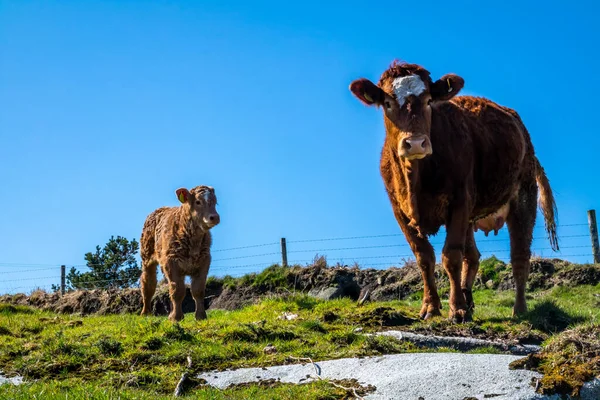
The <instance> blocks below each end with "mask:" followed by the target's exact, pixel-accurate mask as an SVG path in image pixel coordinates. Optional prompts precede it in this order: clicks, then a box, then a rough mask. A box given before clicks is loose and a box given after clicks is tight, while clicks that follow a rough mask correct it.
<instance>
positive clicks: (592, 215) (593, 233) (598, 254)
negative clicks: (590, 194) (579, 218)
mask: <svg viewBox="0 0 600 400" xmlns="http://www.w3.org/2000/svg"><path fill="white" fill-rule="evenodd" d="M588 224H589V225H590V238H591V239H592V254H593V255H594V263H596V264H600V245H599V244H598V225H597V224H596V210H588Z"/></svg>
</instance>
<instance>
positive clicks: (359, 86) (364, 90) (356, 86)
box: [350, 78, 385, 106]
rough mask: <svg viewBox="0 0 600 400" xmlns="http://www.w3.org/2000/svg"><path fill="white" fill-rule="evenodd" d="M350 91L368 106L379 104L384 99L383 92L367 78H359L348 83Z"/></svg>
mask: <svg viewBox="0 0 600 400" xmlns="http://www.w3.org/2000/svg"><path fill="white" fill-rule="evenodd" d="M350 91H351V92H352V94H353V95H354V96H356V97H357V98H358V99H359V100H360V101H362V102H363V103H364V104H366V105H368V106H372V105H375V106H380V105H382V104H383V100H384V99H385V92H384V91H383V90H382V89H381V88H380V87H379V86H377V85H375V84H374V83H373V82H371V81H370V80H368V79H365V78H361V79H357V80H355V81H353V82H352V83H351V84H350Z"/></svg>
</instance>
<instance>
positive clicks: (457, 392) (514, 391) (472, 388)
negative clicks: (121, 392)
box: [199, 353, 597, 400]
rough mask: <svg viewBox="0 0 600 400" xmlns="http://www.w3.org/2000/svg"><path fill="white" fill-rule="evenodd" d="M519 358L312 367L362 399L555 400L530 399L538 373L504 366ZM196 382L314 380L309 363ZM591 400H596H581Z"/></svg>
mask: <svg viewBox="0 0 600 400" xmlns="http://www.w3.org/2000/svg"><path fill="white" fill-rule="evenodd" d="M519 358H521V357H519V356H511V355H493V354H460V353H437V354H436V353H416V354H395V355H385V356H381V357H366V358H362V359H358V358H344V359H340V360H332V361H322V362H317V363H316V364H317V366H318V369H319V370H320V374H321V377H322V378H324V379H327V378H329V379H351V378H356V379H357V380H358V381H359V382H360V383H361V384H364V385H367V384H369V385H373V386H375V387H376V388H377V390H376V391H375V392H373V393H370V394H368V395H366V396H364V398H365V399H369V400H375V399H377V400H379V399H381V400H383V399H386V400H387V399H415V400H416V399H418V398H419V397H422V398H424V399H426V400H446V399H448V400H456V399H463V398H465V397H475V398H477V399H484V398H485V395H488V396H489V395H495V396H493V397H488V398H493V399H498V400H506V399H515V400H516V399H519V400H530V399H531V400H533V399H536V400H537V399H552V400H554V399H558V397H552V396H551V397H548V396H541V395H539V394H537V393H535V390H534V388H533V387H532V386H531V385H530V383H531V380H532V378H539V377H540V376H541V375H540V374H539V373H537V372H533V371H527V370H510V369H508V364H509V363H511V362H512V361H514V360H517V359H519ZM307 375H309V376H310V378H309V379H307ZM199 377H200V378H203V379H205V380H206V381H207V383H208V384H209V385H211V386H214V387H217V388H220V389H225V388H226V387H228V386H229V385H232V384H240V383H247V382H257V381H259V380H265V379H275V380H280V381H281V382H286V383H306V382H310V381H313V380H316V379H317V378H316V377H315V369H314V367H313V366H312V365H311V364H310V363H306V364H293V365H282V366H275V367H268V368H243V369H238V370H235V371H222V372H213V373H204V374H201V375H200V376H199ZM592 398H597V397H587V398H584V399H586V400H587V399H592Z"/></svg>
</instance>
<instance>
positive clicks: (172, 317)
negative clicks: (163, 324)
mask: <svg viewBox="0 0 600 400" xmlns="http://www.w3.org/2000/svg"><path fill="white" fill-rule="evenodd" d="M182 319H183V314H181V315H177V314H173V313H171V314H169V320H170V321H173V322H179V321H181V320H182Z"/></svg>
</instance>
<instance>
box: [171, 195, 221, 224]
mask: <svg viewBox="0 0 600 400" xmlns="http://www.w3.org/2000/svg"><path fill="white" fill-rule="evenodd" d="M175 193H176V194H177V198H178V199H179V201H180V202H181V203H182V204H183V207H189V210H190V215H191V217H192V219H193V220H194V221H195V222H196V223H197V224H198V225H200V226H202V227H203V228H204V229H211V228H212V227H214V226H215V225H217V224H218V223H219V222H220V221H221V217H220V216H219V213H217V209H216V206H217V196H216V195H215V189H213V188H212V187H210V186H196V187H195V188H193V189H191V190H187V189H185V188H180V189H177V191H176V192H175Z"/></svg>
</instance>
